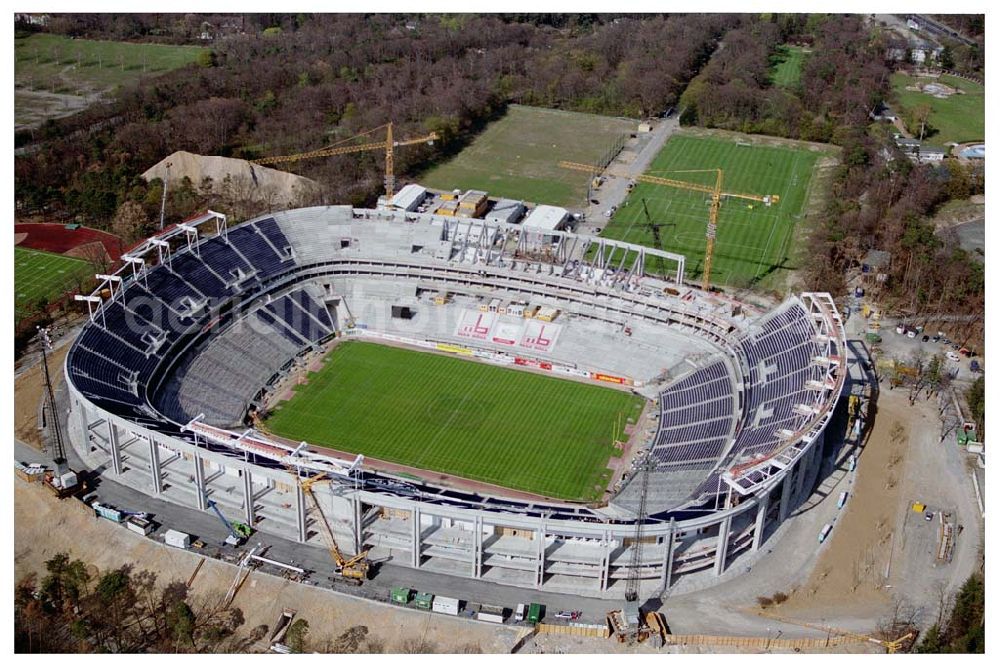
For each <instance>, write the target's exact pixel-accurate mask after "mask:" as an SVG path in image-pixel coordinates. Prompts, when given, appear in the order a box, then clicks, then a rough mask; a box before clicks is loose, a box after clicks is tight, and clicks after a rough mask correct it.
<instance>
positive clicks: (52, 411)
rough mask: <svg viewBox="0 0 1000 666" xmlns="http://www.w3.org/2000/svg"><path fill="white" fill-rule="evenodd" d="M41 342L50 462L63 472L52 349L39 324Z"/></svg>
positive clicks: (60, 429)
mask: <svg viewBox="0 0 1000 666" xmlns="http://www.w3.org/2000/svg"><path fill="white" fill-rule="evenodd" d="M35 328H36V329H37V330H38V336H39V338H41V342H42V369H43V371H44V373H45V402H46V406H47V411H48V414H49V424H50V429H49V432H50V433H51V434H52V438H51V439H52V444H53V453H54V454H55V455H54V457H53V459H52V462H53V463H55V466H56V471H57V472H59V473H60V474H61V473H63V472H64V471H66V470H65V467H66V451H65V449H64V448H63V439H62V428H61V427H60V425H59V412H58V410H57V409H56V398H55V393H54V392H53V390H52V377H51V376H50V375H49V355H48V352H50V351H52V339H51V338H50V337H49V329H48V328H43V327H41V326H36V327H35Z"/></svg>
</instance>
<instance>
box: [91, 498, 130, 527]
mask: <svg viewBox="0 0 1000 666" xmlns="http://www.w3.org/2000/svg"><path fill="white" fill-rule="evenodd" d="M93 508H94V515H95V516H97V517H99V518H104V519H105V520H110V521H111V522H113V523H120V522H122V521H123V520H125V516H124V515H123V514H122V512H121V511H119V510H118V509H116V508H114V507H113V506H107V505H106V504H101V503H100V502H94V506H93Z"/></svg>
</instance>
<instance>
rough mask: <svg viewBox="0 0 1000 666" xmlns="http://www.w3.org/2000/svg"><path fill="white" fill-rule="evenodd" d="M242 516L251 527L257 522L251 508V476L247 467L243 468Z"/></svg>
mask: <svg viewBox="0 0 1000 666" xmlns="http://www.w3.org/2000/svg"><path fill="white" fill-rule="evenodd" d="M243 516H244V517H245V518H246V519H247V525H249V526H251V527H253V525H254V523H255V522H257V521H256V514H255V512H254V508H253V476H252V475H251V474H250V468H249V467H246V468H244V469H243Z"/></svg>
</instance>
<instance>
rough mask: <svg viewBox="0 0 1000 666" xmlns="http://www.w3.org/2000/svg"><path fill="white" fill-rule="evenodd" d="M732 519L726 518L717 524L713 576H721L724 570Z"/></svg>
mask: <svg viewBox="0 0 1000 666" xmlns="http://www.w3.org/2000/svg"><path fill="white" fill-rule="evenodd" d="M732 524H733V518H732V516H727V517H726V518H725V519H724V520H723V521H722V523H720V524H719V541H718V544H717V545H716V547H715V575H716V576H721V575H722V572H723V571H725V570H726V557H727V556H728V555H729V530H730V528H731V527H732Z"/></svg>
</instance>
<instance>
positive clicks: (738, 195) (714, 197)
mask: <svg viewBox="0 0 1000 666" xmlns="http://www.w3.org/2000/svg"><path fill="white" fill-rule="evenodd" d="M559 166H560V167H562V168H564V169H572V170H574V171H586V172H587V173H590V174H596V173H599V172H600V170H599V169H597V168H596V167H593V166H591V165H589V164H580V163H578V162H566V161H562V162H559ZM674 173H715V186H714V187H712V186H709V185H702V184H700V183H691V182H688V181H686V180H677V179H674V178H663V177H662V176H649V175H646V174H642V175H639V176H635V177H634V178H633V180H635V181H638V182H641V183H649V184H651V185H663V186H665V187H674V188H677V189H681V190H689V191H691V192H702V193H704V194H708V195H711V200H710V204H709V209H708V228H707V229H706V230H705V269H704V270H703V271H702V278H701V288H702V289H704V290H705V291H708V290H709V289H710V288H711V280H712V257H713V255H714V254H715V235H716V231H717V228H718V224H719V207H720V206H721V204H722V198H723V197H725V198H727V199H746V200H748V201H759V202H761V203H763V204H764V205H766V206H770V205H771V204H776V203H778V201H779V200H780V199H781V197H779V196H778V195H777V194H748V193H746V192H723V191H722V169H687V170H682V171H675V172H674ZM643 207H644V208H645V201H643ZM646 217H647V219H648V217H649V213H648V211H647V213H646ZM658 231H659V230H658V229H654V239H655V237H656V236H657V235H658ZM656 244H657V247H659V239H656Z"/></svg>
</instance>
